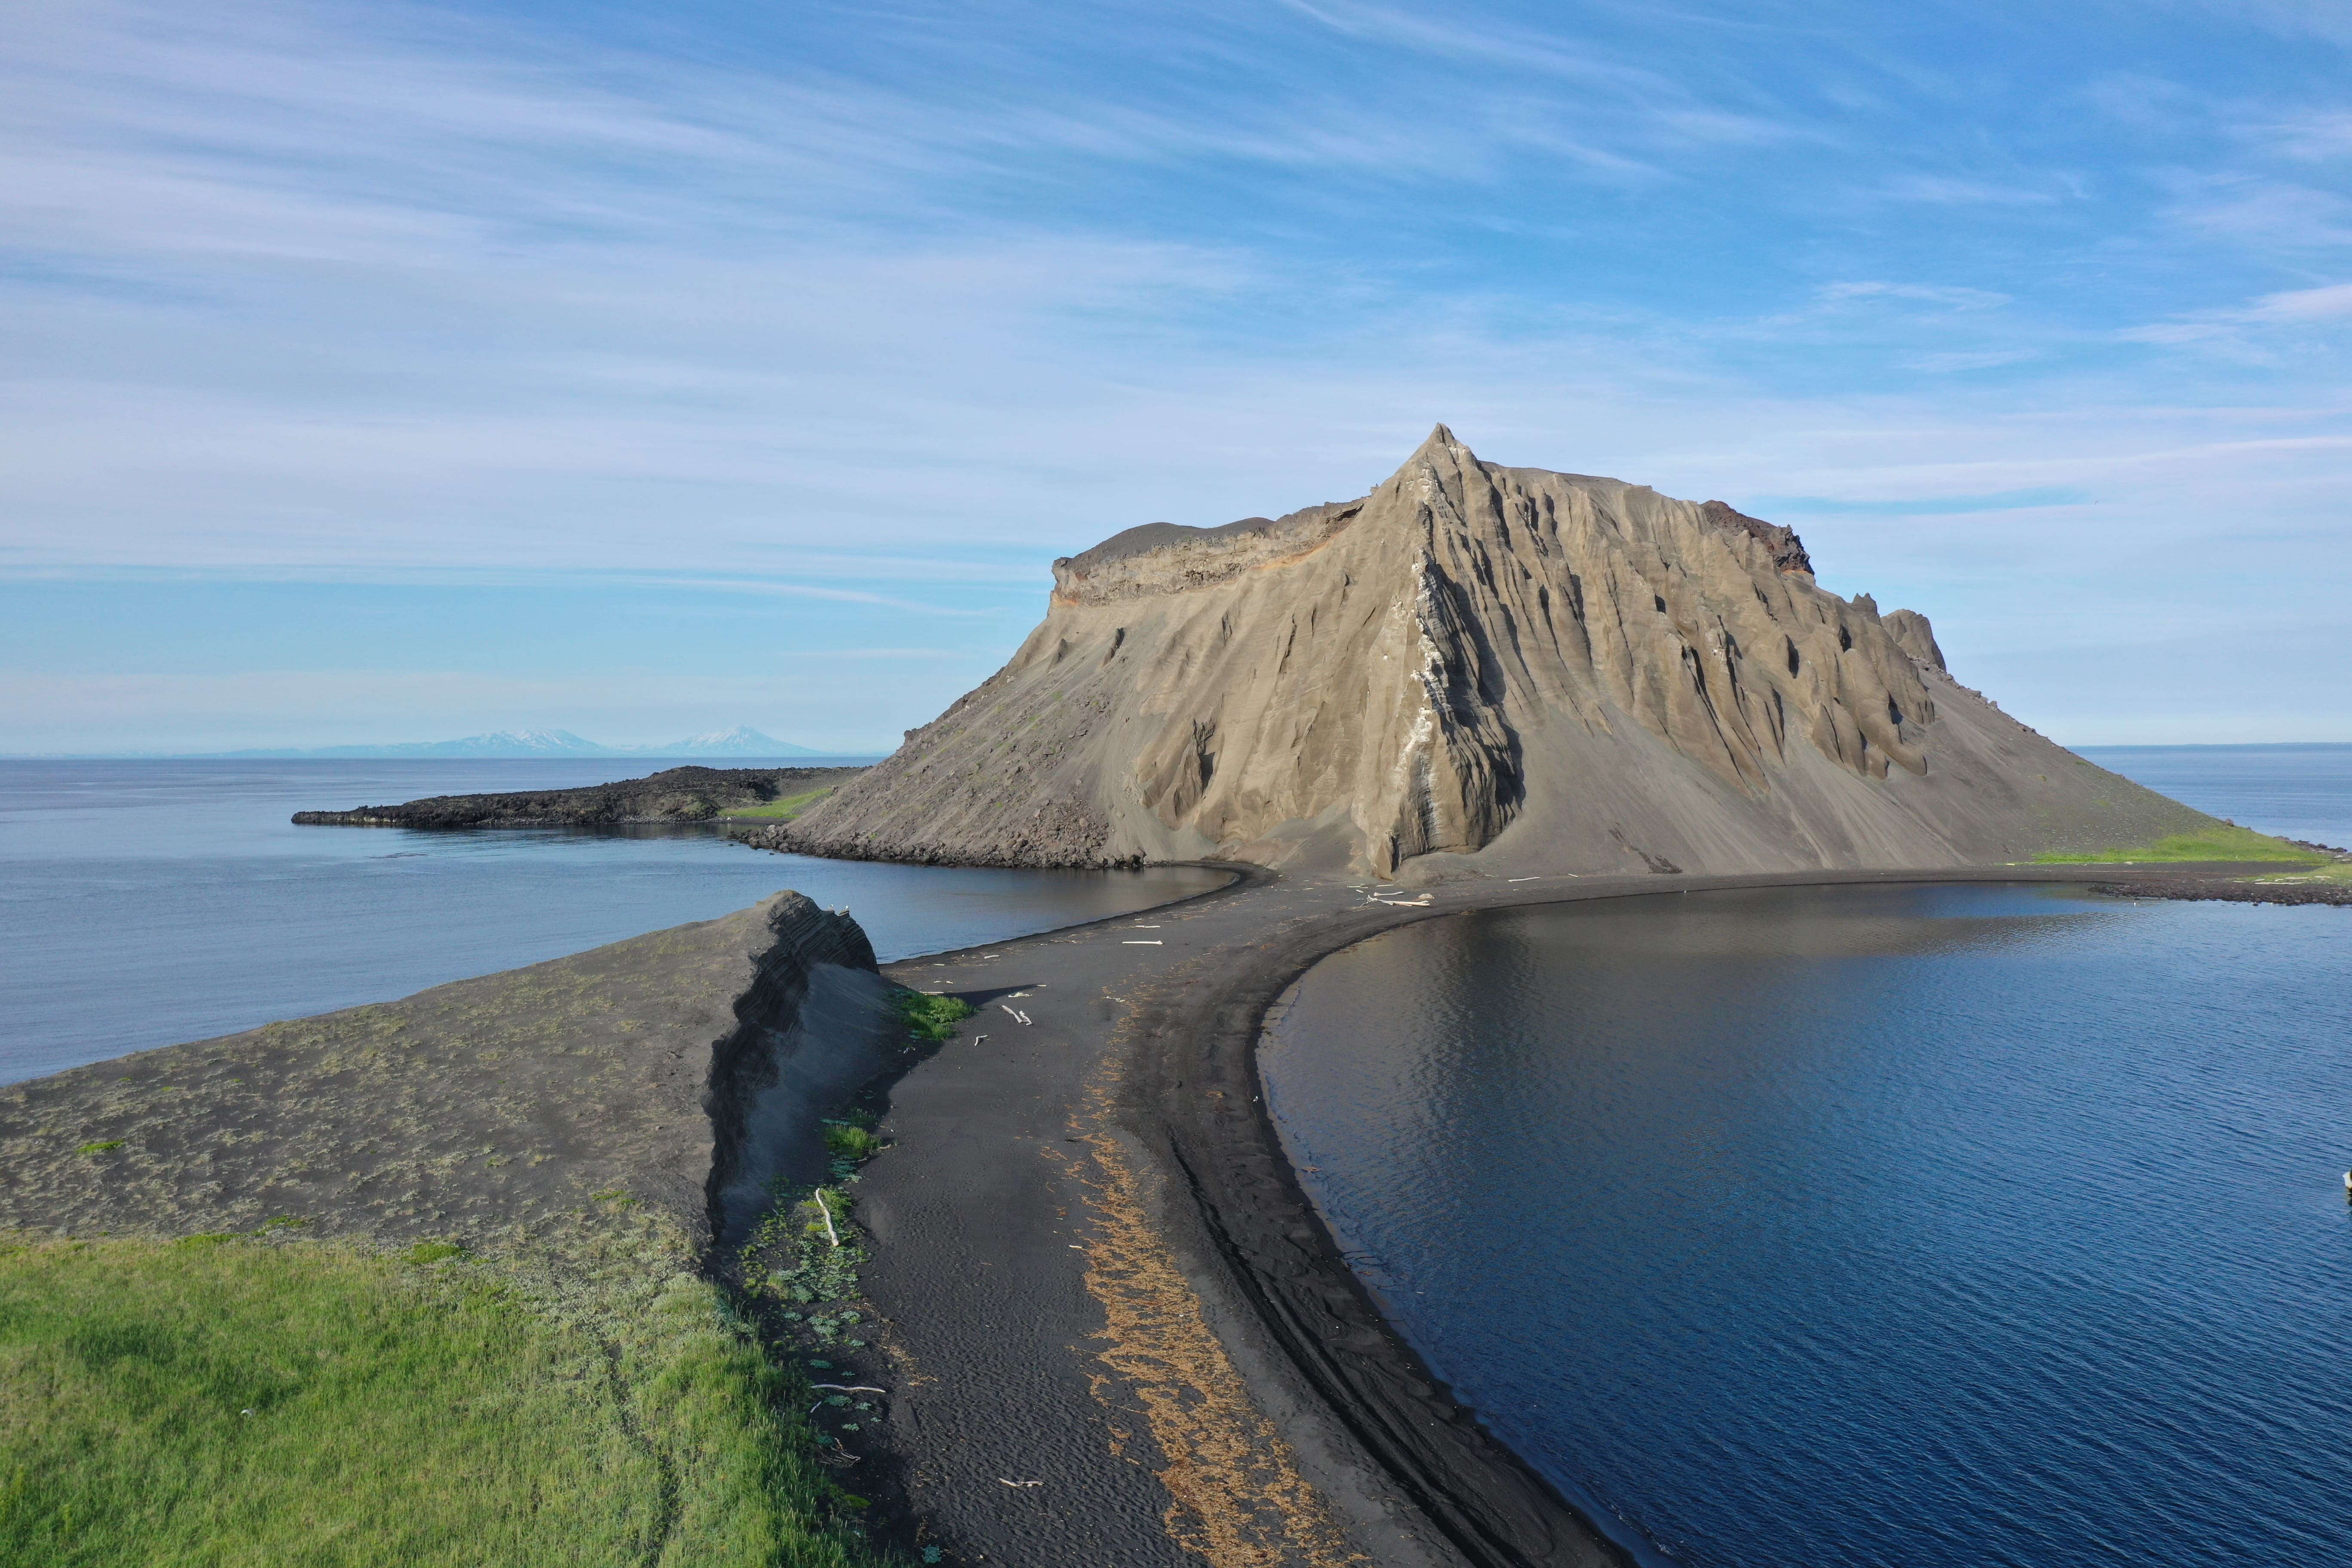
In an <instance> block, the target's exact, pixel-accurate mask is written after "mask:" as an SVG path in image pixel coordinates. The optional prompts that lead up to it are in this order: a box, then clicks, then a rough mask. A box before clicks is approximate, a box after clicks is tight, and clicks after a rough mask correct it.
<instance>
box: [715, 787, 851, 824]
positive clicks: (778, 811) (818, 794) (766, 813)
mask: <svg viewBox="0 0 2352 1568" xmlns="http://www.w3.org/2000/svg"><path fill="white" fill-rule="evenodd" d="M832 793H833V786H832V785H831V784H827V785H826V786H825V787H824V788H823V789H813V790H810V791H809V792H808V793H807V794H805V795H778V796H777V797H776V798H775V799H773V800H771V801H766V802H763V803H761V805H737V806H730V807H729V808H728V809H727V810H725V811H722V812H720V813H719V816H727V817H737V818H741V819H745V820H748V821H754V822H790V821H791V820H792V819H793V817H795V816H799V815H800V814H801V813H802V812H803V811H806V810H807V809H808V808H809V807H810V806H812V805H815V804H816V803H817V802H818V801H821V800H823V799H824V797H825V796H826V795H831V794H832Z"/></svg>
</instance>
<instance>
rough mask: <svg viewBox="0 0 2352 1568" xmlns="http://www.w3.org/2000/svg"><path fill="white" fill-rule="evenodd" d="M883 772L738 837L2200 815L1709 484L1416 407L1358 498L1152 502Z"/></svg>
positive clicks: (1951, 845)
mask: <svg viewBox="0 0 2352 1568" xmlns="http://www.w3.org/2000/svg"><path fill="white" fill-rule="evenodd" d="M2206 826H2211V819H2210V818H2208V817H2205V816H2202V815H2201V814H2200V813H2197V812H2193V811H2190V810H2189V809H2188V808H2187V807H2185V806H2181V805H2178V804H2177V803H2175V802H2172V801H2168V800H2166V799H2165V798H2164V797H2162V796H2160V795H2155V794H2153V793H2152V792H2150V791H2147V790H2146V789H2143V788H2141V787H2139V786H2138V785H2137V784H2132V783H2130V782H2129V781H2128V780H2126V779H2124V778H2121V777H2119V776H2118V775H2116V774H2114V773H2107V772H2105V770H2103V769H2100V768H2097V767H2095V766H2093V765H2092V764H2091V763H2087V762H2085V761H2084V760H2083V759H2081V758H2079V757H2076V756H2074V755H2073V754H2072V753H2070V752H2066V751H2064V750H2063V749H2062V748H2060V747H2058V746H2057V745H2055V744H2053V742H2050V741H2048V740H2046V739H2044V738H2043V737H2042V736H2041V735H2038V734H2036V733H2035V732H2033V731H2032V730H2030V729H2028V728H2026V727H2025V726H2024V725H2021V724H2020V723H2018V722H2016V721H2014V720H2011V719H2010V718H2008V717H2007V716H2006V715H2004V714H2002V713H2001V712H2000V710H1998V709H1997V708H1996V707H1995V706H1994V705H1993V704H1991V703H1990V701H1988V700H1985V699H1984V698H1983V697H1981V696H1980V695H1979V694H1978V693H1976V692H1973V691H1970V690H1969V689H1965V688H1963V687H1961V686H1960V685H1959V684H1958V682H1957V681H1955V680H1954V679H1952V677H1951V676H1950V675H1949V674H1948V672H1947V671H1946V670H1945V668H1944V662H1943V655H1942V651H1941V649H1940V648H1938V647H1937V643H1936V639H1935V634H1934V631H1933V629H1932V628H1931V627H1930V626H1928V624H1927V619H1926V617H1925V616H1919V615H1917V614H1916V613H1914V612H1911V611H1907V610H1903V611H1896V612H1895V613H1894V614H1892V615H1890V616H1884V617H1882V616H1880V614H1879V612H1878V609H1877V606H1876V605H1874V603H1873V602H1872V601H1871V599H1870V598H1869V597H1868V596H1867V595H1859V596H1857V597H1855V598H1853V599H1851V600H1849V599H1843V598H1840V597H1838V596H1837V595H1834V594H1831V593H1828V592H1826V591H1824V590H1823V589H1822V588H1821V587H1820V586H1819V585H1818V584H1816V583H1815V582H1814V580H1813V576H1812V572H1811V558H1810V557H1809V556H1808V555H1807V554H1806V552H1805V550H1804V547H1803V544H1802V543H1801V542H1800V541H1799V540H1798V539H1797V537H1796V536H1795V535H1794V534H1793V533H1791V532H1790V531H1788V530H1787V529H1785V528H1780V527H1777V526H1775V525H1773V524H1771V523H1769V522H1766V521H1761V520H1759V519H1756V518H1752V517H1748V516H1747V515H1745V514H1744V513H1741V512H1739V511H1737V510H1734V509H1732V508H1731V507H1729V506H1727V505H1725V504H1724V503H1722V502H1720V501H1708V502H1705V503H1696V502H1691V501H1684V500H1673V499H1671V498H1669V497H1666V496H1662V495H1659V494H1658V493H1657V492H1656V491H1654V490H1651V489H1646V488H1644V487H1642V486H1638V485H1629V484H1625V483H1623V482H1622V481H1619V480H1616V479H1595V478H1591V477H1588V476H1583V475H1576V474H1558V473H1549V472H1546V471H1544V470H1541V469H1535V468H1505V467H1502V466H1500V465H1497V464H1493V463H1486V462H1482V461H1480V460H1479V459H1478V458H1476V457H1475V455H1474V454H1472V453H1471V452H1470V451H1469V450H1468V449H1467V448H1466V447H1464V446H1462V444H1461V443H1460V442H1458V441H1456V440H1455V439H1454V437H1453V436H1452V434H1451V433H1449V432H1448V431H1447V430H1446V429H1445V428H1444V426H1439V427H1438V428H1437V430H1436V431H1434V432H1433V434H1432V435H1431V437H1429V439H1428V440H1427V441H1426V442H1424V443H1423V446H1422V447H1421V449H1420V450H1419V451H1417V452H1415V453H1414V454H1413V455H1412V458H1410V459H1409V460H1408V461H1407V462H1406V463H1405V465H1404V466H1403V467H1402V468H1400V469H1398V470H1397V472H1396V473H1395V474H1394V475H1392V476H1391V478H1390V479H1388V480H1387V481H1386V482H1384V483H1383V484H1381V486H1380V487H1379V488H1378V489H1375V490H1374V491H1372V493H1371V494H1370V495H1368V496H1366V497H1364V498H1362V499H1361V500H1355V501H1348V502H1339V503H1332V504H1328V505H1324V506H1318V507H1310V508H1308V509H1307V510H1302V511H1297V512H1292V513H1290V514H1289V515H1287V516H1286V517H1282V518H1279V519H1265V518H1251V519H1246V520H1244V521H1241V522H1237V523H1233V524H1230V525H1227V526H1226V527H1224V528H1220V529H1205V530H1204V529H1185V528H1178V527H1175V526H1173V525H1171V524H1166V523H1154V524H1150V525H1147V526H1145V527H1143V528H1139V529H1130V530H1129V531H1126V532H1124V533H1121V534H1118V535H1116V536H1114V537H1113V538H1111V539H1109V540H1107V541H1105V542H1103V543H1101V544H1099V545H1097V546H1096V547H1095V548H1094V549H1091V550H1088V551H1087V552H1084V553H1083V554H1080V555H1077V556H1075V557H1071V558H1069V559H1066V560H1064V561H1060V562H1057V563H1055V591H1054V595H1053V599H1052V603H1051V605H1050V608H1049V610H1048V612H1047V615H1046V617H1045V623H1044V624H1043V625H1042V626H1039V627H1038V628H1037V629H1036V630H1035V631H1034V633H1032V634H1031V635H1030V637H1029V638H1028V640H1027V641H1026V642H1025V643H1024V644H1023V646H1022V647H1021V649H1020V651H1019V652H1018V653H1017V654H1015V655H1014V656H1013V660H1012V661H1011V662H1010V663H1009V664H1007V665H1006V666H1005V667H1004V668H1003V669H1001V670H999V671H998V672H997V673H996V674H995V675H993V676H992V677H990V678H989V679H988V680H987V681H986V682H984V683H983V684H982V686H981V687H980V688H979V689H976V690H974V691H972V692H971V693H970V694H968V695H966V696H965V697H963V698H962V699H961V700H958V701H957V702H956V703H955V704H954V706H952V707H950V709H949V710H947V712H945V713H944V714H942V715H940V717H939V718H938V719H936V720H934V721H932V722H930V723H929V724H927V725H925V726H923V727H922V728H921V729H919V730H916V731H909V732H908V736H907V741H906V743H905V744H904V745H903V746H902V747H900V749H899V750H898V752H897V753H896V754H895V755H893V756H892V757H890V758H889V759H888V760H887V761H886V762H884V763H881V764H879V765H878V766H877V767H875V768H874V769H872V770H871V771H870V772H868V773H866V774H865V775H864V776H862V777H860V778H858V779H856V780H855V781H853V782H852V783H850V784H847V785H845V787H844V788H843V789H841V790H840V791H839V792H838V793H837V794H836V795H834V796H832V797H831V798H829V799H827V800H825V801H824V802H821V803H819V804H818V805H816V806H814V807H813V808H811V809H810V810H809V811H808V812H807V813H806V814H805V815H804V816H802V817H801V818H800V819H799V820H798V821H796V822H794V823H793V824H791V825H789V826H777V827H772V828H767V829H763V830H761V832H760V833H759V834H757V835H756V836H754V841H755V842H761V843H764V844H766V845H768V846H769V847H775V848H789V849H798V850H803V851H805V852H809V853H815V854H823V855H833V856H843V857H850V858H877V859H891V860H915V861H931V862H946V863H963V864H992V865H1012V866H1109V865H1132V864H1137V863H1139V862H1143V861H1156V860H1185V859H1200V858H1223V859H1234V860H1244V861H1255V862H1257V863H1260V864H1265V865H1272V866H1289V867H1294V868H1325V869H1338V868H1351V869H1354V870H1358V871H1361V872H1369V873H1371V874H1374V875H1379V876H1383V877H1387V876H1395V875H1398V874H1399V873H1400V872H1401V871H1403V872H1404V873H1405V874H1407V875H1411V876H1416V877H1419V876H1426V875H1444V874H1445V873H1447V872H1449V871H1456V870H1463V869H1478V870H1487V871H1496V872H1502V873H1506V874H1512V873H1519V872H1527V871H1545V872H1549V871H1573V872H1614V871H1625V870H1633V871H1641V870H1644V869H1646V870H1650V871H1656V872H1662V873H1663V872H1670V871H1673V870H1675V869H1682V870H1688V871H1706V872H1724V873H1728V872H1740V871H1779V870H1795V869H1804V868H1843V867H1864V866H1884V867H1927V866H1948V865H1958V864H1981V863H1986V862H2000V861H2011V860H2018V859H2022V858H2029V857H2031V856H2032V855H2034V854H2037V853H2041V852H2043V851H2049V850H2083V849H2091V848H2097V847H2106V846H2110V845H2116V844H2125V843H2133V842H2139V841H2143V840H2146V839H2149V838H2153V837H2159V836H2161V835H2164V834H2168V833H2179V832H2188V831H2193V830H2196V829H2198V828H2201V827H2206Z"/></svg>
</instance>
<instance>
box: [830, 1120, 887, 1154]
mask: <svg viewBox="0 0 2352 1568" xmlns="http://www.w3.org/2000/svg"><path fill="white" fill-rule="evenodd" d="M824 1146H825V1149H826V1151H827V1152H829V1153H831V1154H832V1155H833V1156H834V1157H835V1158H836V1159H842V1160H871V1159H872V1158H874V1156H875V1155H877V1154H878V1153H880V1152H882V1140H881V1139H879V1138H877V1137H876V1136H875V1135H874V1133H873V1132H872V1131H870V1130H868V1129H866V1128H864V1127H857V1126H850V1125H831V1126H827V1127H826V1128H825V1130H824Z"/></svg>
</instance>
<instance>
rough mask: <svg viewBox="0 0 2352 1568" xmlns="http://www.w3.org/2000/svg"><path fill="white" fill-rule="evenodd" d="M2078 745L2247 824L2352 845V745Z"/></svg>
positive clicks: (2163, 791) (2104, 762)
mask: <svg viewBox="0 0 2352 1568" xmlns="http://www.w3.org/2000/svg"><path fill="white" fill-rule="evenodd" d="M2075 750H2077V751H2079V752H2082V754H2083V755H2084V756H2086V757H2088V758H2090V759H2091V760H2092V761H2093V762H2095V763H2098V764H2099V765H2100V766H2101V767H2103V768H2112V769H2114V770H2115V771H2116V773H2121V774H2123V775H2124V777H2126V778H2127V779H2132V780H2135V781H2137V782H2138V783H2140V784H2146V785H2147V787H2148V788H2150V789H2152V790H2155V791H2156V792H2157V793H2158V794H2159V795H2170V796H2171V797H2172V798H2173V799H2175V800H2178V801H2181V802H2183V803H2185V804H2187V805H2193V806H2195V807H2196V808H2197V809H2198V810H2200V811H2206V812H2210V813H2212V814H2213V815H2214V816H2223V817H2227V818H2229V819H2230V820H2231V821H2232V822H2235V823H2236V824H2238V825H2239V826H2241V827H2251V828H2253V829H2255V830H2256V831H2257V832H2261V833H2275V834H2278V835H2279V836H2281V837H2285V838H2300V839H2303V840H2304V841H2305V842H2306V843H2312V844H2332V845H2335V846H2336V847H2339V848H2352V745H2333V744H2310V745H2282V746H2078V747H2076V748H2075Z"/></svg>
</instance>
